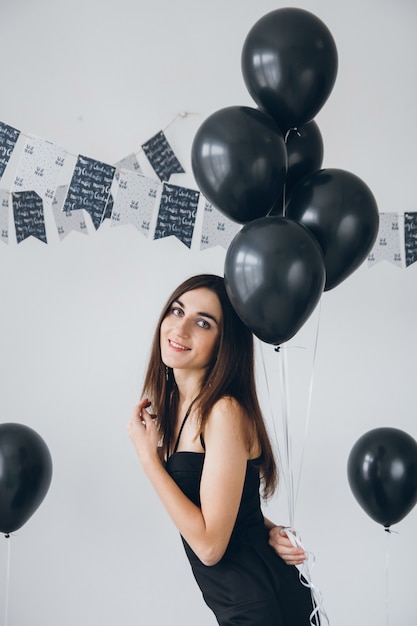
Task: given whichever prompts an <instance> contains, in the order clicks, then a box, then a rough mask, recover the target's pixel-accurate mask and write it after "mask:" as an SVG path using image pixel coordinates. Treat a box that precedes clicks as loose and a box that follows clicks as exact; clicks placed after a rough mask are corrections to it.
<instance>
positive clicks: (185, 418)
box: [171, 400, 195, 454]
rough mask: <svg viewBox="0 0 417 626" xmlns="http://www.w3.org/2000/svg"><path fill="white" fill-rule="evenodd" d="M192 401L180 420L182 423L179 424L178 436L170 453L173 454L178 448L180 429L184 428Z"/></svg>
mask: <svg viewBox="0 0 417 626" xmlns="http://www.w3.org/2000/svg"><path fill="white" fill-rule="evenodd" d="M194 402H195V400H193V401H192V402H191V404H190V406H189V407H188V409H187V412H186V414H185V415H184V419H183V420H182V423H181V426H180V430H179V432H178V437H177V440H176V442H175V445H174V449H173V451H172V453H171V454H174V453H175V452H176V451H177V450H178V445H179V443H180V437H181V435H182V431H183V430H184V426H185V422H186V421H187V419H188V416H189V415H190V413H191V409H192V406H193V404H194Z"/></svg>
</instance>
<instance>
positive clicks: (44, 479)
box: [0, 423, 52, 533]
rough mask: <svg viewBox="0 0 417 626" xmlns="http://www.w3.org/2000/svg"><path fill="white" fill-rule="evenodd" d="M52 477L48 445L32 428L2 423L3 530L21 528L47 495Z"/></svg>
mask: <svg viewBox="0 0 417 626" xmlns="http://www.w3.org/2000/svg"><path fill="white" fill-rule="evenodd" d="M51 478H52V458H51V454H50V452H49V449H48V447H47V445H46V443H45V441H44V440H43V439H42V437H41V436H40V435H38V433H36V432H35V431H34V430H33V429H32V428H29V427H28V426H24V425H22V424H16V423H5V424H0V531H1V532H4V533H10V532H13V531H15V530H18V529H19V528H21V527H22V526H23V524H25V523H26V522H27V520H28V519H29V518H30V517H31V516H32V515H33V513H34V512H35V511H36V509H37V508H38V507H39V505H40V504H41V502H42V500H43V499H44V497H45V495H46V493H47V491H48V489H49V485H50V483H51Z"/></svg>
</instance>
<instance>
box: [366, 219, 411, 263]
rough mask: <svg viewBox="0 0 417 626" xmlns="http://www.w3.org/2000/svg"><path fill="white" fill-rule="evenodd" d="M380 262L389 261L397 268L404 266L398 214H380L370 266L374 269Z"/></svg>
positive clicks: (369, 260) (370, 255)
mask: <svg viewBox="0 0 417 626" xmlns="http://www.w3.org/2000/svg"><path fill="white" fill-rule="evenodd" d="M380 261H388V262H389V263H393V264H394V265H396V266H397V267H402V266H403V260H402V254H401V239H400V228H399V224H398V214H397V213H380V215H379V229H378V235H377V238H376V241H375V244H374V247H373V248H372V250H371V252H370V254H369V256H368V265H369V267H372V266H373V265H375V264H376V263H379V262H380Z"/></svg>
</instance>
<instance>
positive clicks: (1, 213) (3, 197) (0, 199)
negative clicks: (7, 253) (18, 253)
mask: <svg viewBox="0 0 417 626" xmlns="http://www.w3.org/2000/svg"><path fill="white" fill-rule="evenodd" d="M9 198H10V193H9V192H8V191H7V190H6V189H0V239H1V241H3V242H4V243H9Z"/></svg>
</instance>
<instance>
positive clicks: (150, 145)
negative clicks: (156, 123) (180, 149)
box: [142, 130, 185, 181]
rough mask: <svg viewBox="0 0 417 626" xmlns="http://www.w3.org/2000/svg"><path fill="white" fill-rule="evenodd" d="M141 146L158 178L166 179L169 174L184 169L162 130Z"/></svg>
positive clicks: (180, 172)
mask: <svg viewBox="0 0 417 626" xmlns="http://www.w3.org/2000/svg"><path fill="white" fill-rule="evenodd" d="M142 148H143V151H144V152H145V155H146V158H147V159H148V161H149V163H150V164H151V165H152V167H153V169H154V170H155V173H156V175H157V176H158V178H159V180H161V181H168V180H169V178H170V176H171V174H183V173H184V171H185V170H184V169H183V168H182V165H181V163H180V162H179V161H178V159H177V157H176V156H175V154H174V151H173V150H172V148H171V146H170V145H169V143H168V141H167V138H166V137H165V134H164V132H163V131H162V130H161V131H159V133H157V134H156V135H154V136H153V137H152V138H151V139H149V140H148V141H147V142H146V143H144V144H143V145H142Z"/></svg>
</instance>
